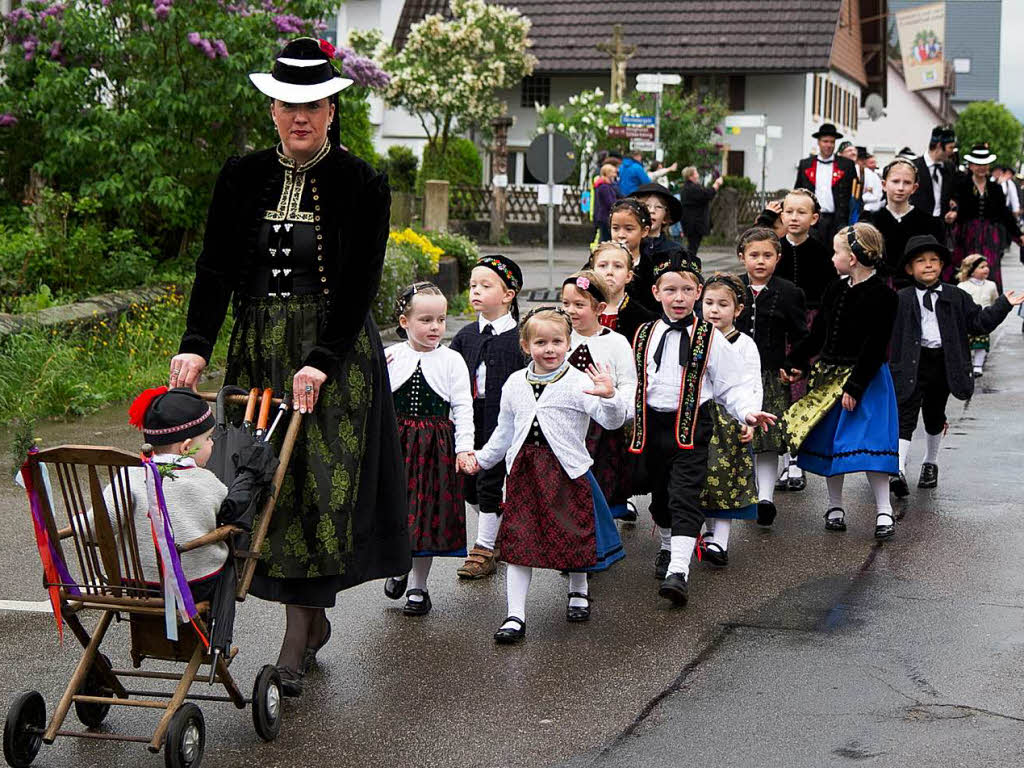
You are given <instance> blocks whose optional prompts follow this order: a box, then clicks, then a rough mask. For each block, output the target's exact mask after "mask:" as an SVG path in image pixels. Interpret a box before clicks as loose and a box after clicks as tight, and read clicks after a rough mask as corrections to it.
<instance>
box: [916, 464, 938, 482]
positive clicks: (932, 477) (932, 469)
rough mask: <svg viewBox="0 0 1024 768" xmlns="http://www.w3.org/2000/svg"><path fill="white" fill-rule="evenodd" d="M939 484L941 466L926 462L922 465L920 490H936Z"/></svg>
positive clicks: (919, 479)
mask: <svg viewBox="0 0 1024 768" xmlns="http://www.w3.org/2000/svg"><path fill="white" fill-rule="evenodd" d="M938 484H939V465H938V464H932V463H931V462H928V461H926V462H925V463H924V464H922V465H921V477H920V478H918V480H917V487H918V488H935V487H937V486H938Z"/></svg>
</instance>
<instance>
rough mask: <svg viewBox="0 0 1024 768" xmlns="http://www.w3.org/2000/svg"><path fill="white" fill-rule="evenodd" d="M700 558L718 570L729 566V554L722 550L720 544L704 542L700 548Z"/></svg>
mask: <svg viewBox="0 0 1024 768" xmlns="http://www.w3.org/2000/svg"><path fill="white" fill-rule="evenodd" d="M701 556H702V557H703V558H704V559H705V560H707V561H708V562H709V563H711V565H714V566H716V567H718V568H724V567H725V566H727V565H728V564H729V553H728V552H727V551H726V550H724V549H722V547H721V545H720V544H716V543H715V542H713V541H705V542H704V546H703V547H702V548H701Z"/></svg>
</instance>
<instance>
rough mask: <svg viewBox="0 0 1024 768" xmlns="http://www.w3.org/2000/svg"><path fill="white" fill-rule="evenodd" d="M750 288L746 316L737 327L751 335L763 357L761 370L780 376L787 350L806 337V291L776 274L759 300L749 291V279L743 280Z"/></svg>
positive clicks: (740, 319) (737, 323)
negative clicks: (779, 372)
mask: <svg viewBox="0 0 1024 768" xmlns="http://www.w3.org/2000/svg"><path fill="white" fill-rule="evenodd" d="M740 279H741V280H742V281H743V284H744V285H745V286H747V300H746V302H745V305H744V307H743V314H741V315H740V316H739V317H738V318H737V319H736V328H737V329H738V330H740V331H742V332H743V333H745V334H747V335H748V336H750V337H751V338H752V339H753V340H754V343H755V344H756V345H757V351H758V352H759V353H760V355H761V370H762V371H765V372H774V373H778V371H779V369H780V368H782V367H783V365H784V364H785V362H786V350H787V349H788V347H790V346H793V345H796V344H798V343H800V342H801V341H803V339H804V337H805V336H807V309H806V307H805V305H804V292H803V291H801V290H800V289H799V288H797V287H796V286H795V285H793V284H792V283H791V282H789V280H785V279H783V278H781V277H778V276H776V275H772V278H771V280H769V281H768V284H767V285H766V286H765V287H764V288H762V289H761V292H760V293H759V294H758V296H757V299H756V300H755V299H754V292H753V291H752V290H750V277H748V276H747V275H743V276H742V277H741V278H740Z"/></svg>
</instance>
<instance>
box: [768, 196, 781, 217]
mask: <svg viewBox="0 0 1024 768" xmlns="http://www.w3.org/2000/svg"><path fill="white" fill-rule="evenodd" d="M765 208H766V209H767V210H769V211H771V212H772V213H775V214H779V215H781V214H782V201H781V200H769V201H768V204H767V205H765Z"/></svg>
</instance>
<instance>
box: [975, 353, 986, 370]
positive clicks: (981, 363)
mask: <svg viewBox="0 0 1024 768" xmlns="http://www.w3.org/2000/svg"><path fill="white" fill-rule="evenodd" d="M986 357H988V350H987V349H976V350H974V367H975V368H984V367H985V358H986Z"/></svg>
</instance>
